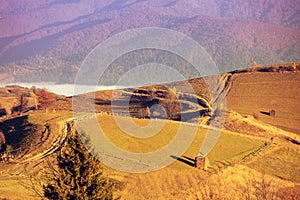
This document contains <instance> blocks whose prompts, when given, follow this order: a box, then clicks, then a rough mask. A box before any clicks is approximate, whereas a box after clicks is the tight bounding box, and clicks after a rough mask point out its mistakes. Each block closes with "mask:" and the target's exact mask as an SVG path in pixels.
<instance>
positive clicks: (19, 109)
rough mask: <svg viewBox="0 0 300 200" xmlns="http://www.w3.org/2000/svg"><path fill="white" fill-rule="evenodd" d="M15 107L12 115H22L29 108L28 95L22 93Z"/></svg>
mask: <svg viewBox="0 0 300 200" xmlns="http://www.w3.org/2000/svg"><path fill="white" fill-rule="evenodd" d="M16 104H17V105H15V106H13V107H12V109H11V113H19V114H22V113H23V112H24V111H26V109H27V108H28V99H27V98H26V94H25V93H22V94H21V95H20V96H19V98H18V99H17V100H16Z"/></svg>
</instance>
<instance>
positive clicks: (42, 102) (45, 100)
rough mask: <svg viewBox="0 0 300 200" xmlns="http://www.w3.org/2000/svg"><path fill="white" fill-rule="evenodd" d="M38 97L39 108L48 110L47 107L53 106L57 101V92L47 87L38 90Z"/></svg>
mask: <svg viewBox="0 0 300 200" xmlns="http://www.w3.org/2000/svg"><path fill="white" fill-rule="evenodd" d="M37 99H38V108H39V109H42V110H46V109H47V108H49V107H51V106H52V105H53V104H54V103H55V101H56V96H55V94H53V93H51V92H49V91H47V89H40V90H38V92H37Z"/></svg>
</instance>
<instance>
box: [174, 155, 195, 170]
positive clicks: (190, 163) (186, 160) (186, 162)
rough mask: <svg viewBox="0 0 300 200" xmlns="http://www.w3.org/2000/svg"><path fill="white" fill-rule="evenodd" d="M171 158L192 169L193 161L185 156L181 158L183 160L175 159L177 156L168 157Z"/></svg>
mask: <svg viewBox="0 0 300 200" xmlns="http://www.w3.org/2000/svg"><path fill="white" fill-rule="evenodd" d="M170 157H171V158H173V159H175V160H178V161H180V162H183V163H184V164H187V165H189V166H191V167H194V166H195V165H194V160H193V159H191V158H189V157H186V156H183V157H184V158H185V159H184V158H180V157H177V156H170ZM191 161H192V162H191Z"/></svg>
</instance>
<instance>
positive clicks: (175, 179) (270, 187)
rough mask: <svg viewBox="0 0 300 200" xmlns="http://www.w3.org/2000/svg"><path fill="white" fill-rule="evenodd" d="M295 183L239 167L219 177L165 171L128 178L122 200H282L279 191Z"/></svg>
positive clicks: (197, 173) (193, 171) (181, 171)
mask: <svg viewBox="0 0 300 200" xmlns="http://www.w3.org/2000/svg"><path fill="white" fill-rule="evenodd" d="M294 186H295V184H293V183H290V182H288V181H282V180H280V179H278V178H274V177H271V176H268V175H265V174H263V173H259V172H257V171H255V170H252V169H249V168H247V167H244V166H241V165H238V166H235V167H234V168H232V167H230V168H228V169H226V170H224V171H221V172H219V173H217V174H207V173H204V172H203V171H199V170H196V169H193V170H174V169H163V170H160V171H157V172H152V173H146V174H133V175H130V176H128V177H127V178H126V179H125V188H123V189H122V190H121V191H119V192H118V194H119V195H120V196H121V199H228V200H229V199H230V200H232V199H280V198H279V197H277V196H276V195H277V191H278V190H279V189H281V188H285V187H294Z"/></svg>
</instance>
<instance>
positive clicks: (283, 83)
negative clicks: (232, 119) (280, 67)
mask: <svg viewBox="0 0 300 200" xmlns="http://www.w3.org/2000/svg"><path fill="white" fill-rule="evenodd" d="M232 80H233V82H232V86H231V89H230V91H229V94H228V96H227V108H228V109H231V110H234V111H237V112H238V113H240V114H244V115H249V116H250V115H252V114H253V113H257V114H258V118H259V120H261V121H262V122H265V123H267V124H271V125H274V126H277V127H279V128H282V129H284V130H287V131H291V132H295V133H298V134H300V124H299V123H298V122H299V119H300V107H299V106H297V105H298V103H299V100H300V76H299V73H295V72H285V73H279V72H268V73H263V72H253V73H241V74H234V75H233V78H232ZM271 109H274V110H275V111H276V115H275V117H272V116H268V115H266V114H263V113H262V112H269V111H270V110H271Z"/></svg>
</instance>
